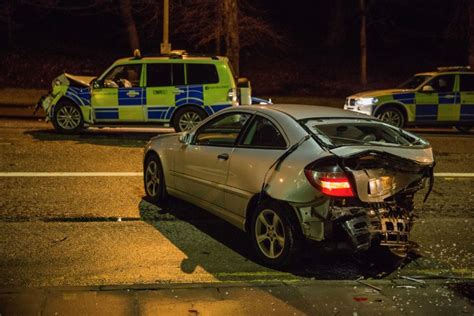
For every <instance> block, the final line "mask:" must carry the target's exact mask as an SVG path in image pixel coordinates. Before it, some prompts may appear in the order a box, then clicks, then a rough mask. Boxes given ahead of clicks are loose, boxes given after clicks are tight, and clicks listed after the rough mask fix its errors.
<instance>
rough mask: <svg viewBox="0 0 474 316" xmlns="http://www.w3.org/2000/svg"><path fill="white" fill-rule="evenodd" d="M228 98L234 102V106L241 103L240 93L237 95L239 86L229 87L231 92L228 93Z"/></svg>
mask: <svg viewBox="0 0 474 316" xmlns="http://www.w3.org/2000/svg"><path fill="white" fill-rule="evenodd" d="M227 100H228V101H230V102H232V105H233V106H235V105H239V102H238V95H237V88H231V89H229V92H228V93H227Z"/></svg>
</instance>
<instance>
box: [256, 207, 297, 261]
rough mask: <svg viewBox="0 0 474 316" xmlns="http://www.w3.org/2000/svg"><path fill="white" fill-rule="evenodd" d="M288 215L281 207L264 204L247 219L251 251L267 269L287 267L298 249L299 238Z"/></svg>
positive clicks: (295, 226) (287, 209) (294, 221)
mask: <svg viewBox="0 0 474 316" xmlns="http://www.w3.org/2000/svg"><path fill="white" fill-rule="evenodd" d="M292 212H293V210H292V209H291V208H290V207H289V206H286V205H285V204H283V203H280V202H277V201H265V202H263V203H262V204H260V205H258V206H257V209H256V210H255V212H254V213H253V215H252V217H251V219H250V234H251V238H252V244H253V247H254V249H255V252H256V254H257V256H258V258H259V259H260V261H262V263H264V264H265V265H267V266H269V267H272V268H281V267H284V266H287V265H289V264H290V263H291V262H292V261H293V260H294V259H295V258H296V256H297V254H298V252H299V250H300V249H301V244H302V235H301V231H300V230H299V229H298V226H297V225H299V223H298V222H297V219H296V218H295V217H296V216H292V215H294V214H293V213H292Z"/></svg>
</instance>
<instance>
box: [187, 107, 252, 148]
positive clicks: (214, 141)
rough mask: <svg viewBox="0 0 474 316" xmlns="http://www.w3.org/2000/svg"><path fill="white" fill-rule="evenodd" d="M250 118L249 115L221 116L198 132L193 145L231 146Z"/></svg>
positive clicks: (232, 114)
mask: <svg viewBox="0 0 474 316" xmlns="http://www.w3.org/2000/svg"><path fill="white" fill-rule="evenodd" d="M250 117H251V115H250V114H248V113H229V114H224V115H221V116H219V117H217V118H216V119H214V120H212V121H210V122H209V123H207V124H206V125H204V126H203V127H201V128H200V129H199V130H198V132H197V133H196V136H195V141H194V143H195V144H196V145H211V146H212V145H213V146H233V145H234V144H235V142H236V141H237V138H238V136H239V134H240V132H241V130H242V128H243V127H244V126H245V124H246V123H247V121H248V119H249V118H250Z"/></svg>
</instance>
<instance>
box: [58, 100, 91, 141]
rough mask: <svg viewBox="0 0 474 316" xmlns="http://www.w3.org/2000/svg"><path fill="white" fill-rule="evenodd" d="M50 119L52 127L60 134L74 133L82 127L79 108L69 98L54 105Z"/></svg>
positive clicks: (82, 120)
mask: <svg viewBox="0 0 474 316" xmlns="http://www.w3.org/2000/svg"><path fill="white" fill-rule="evenodd" d="M51 121H52V123H53V126H54V129H55V130H56V131H57V132H58V133H61V134H75V133H78V132H80V131H81V130H82V129H83V128H84V119H83V118H82V111H81V109H80V108H79V107H78V106H77V105H76V104H75V103H73V102H72V101H69V100H65V101H61V102H60V103H58V104H57V105H56V107H55V108H54V113H53V117H52V119H51Z"/></svg>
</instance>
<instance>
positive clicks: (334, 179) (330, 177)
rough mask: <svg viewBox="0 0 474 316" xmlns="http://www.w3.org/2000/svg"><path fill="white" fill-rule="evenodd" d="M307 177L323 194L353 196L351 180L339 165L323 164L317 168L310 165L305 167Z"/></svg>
mask: <svg viewBox="0 0 474 316" xmlns="http://www.w3.org/2000/svg"><path fill="white" fill-rule="evenodd" d="M304 173H305V175H306V178H307V179H308V181H309V182H310V183H311V185H312V186H314V187H315V188H316V189H318V190H319V191H321V192H322V193H323V194H326V195H328V196H334V197H353V196H354V191H353V190H352V185H351V182H350V181H349V178H348V177H347V175H346V174H345V173H344V171H343V170H342V169H341V168H340V167H339V166H337V165H336V166H331V167H329V166H322V167H321V168H316V167H314V166H313V165H309V166H307V167H306V168H305V170H304Z"/></svg>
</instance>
